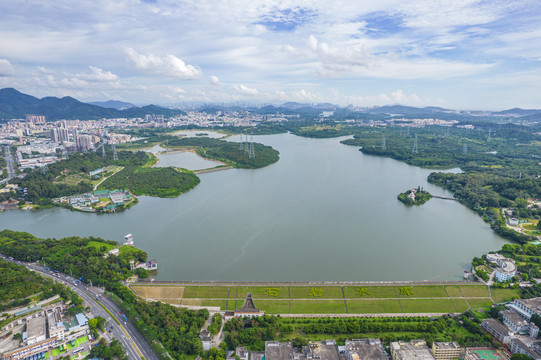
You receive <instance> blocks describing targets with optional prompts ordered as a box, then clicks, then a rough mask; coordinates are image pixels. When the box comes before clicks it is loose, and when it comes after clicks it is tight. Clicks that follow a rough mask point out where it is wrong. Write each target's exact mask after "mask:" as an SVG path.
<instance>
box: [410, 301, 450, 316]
mask: <svg viewBox="0 0 541 360" xmlns="http://www.w3.org/2000/svg"><path fill="white" fill-rule="evenodd" d="M400 304H402V309H404V312H405V313H454V312H457V310H456V309H455V307H454V306H453V303H452V302H451V300H450V299H435V300H434V299H432V300H418V299H401V300H400Z"/></svg>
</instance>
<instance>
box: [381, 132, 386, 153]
mask: <svg viewBox="0 0 541 360" xmlns="http://www.w3.org/2000/svg"><path fill="white" fill-rule="evenodd" d="M381 150H387V142H386V140H385V135H382V136H381Z"/></svg>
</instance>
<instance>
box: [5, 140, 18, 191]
mask: <svg viewBox="0 0 541 360" xmlns="http://www.w3.org/2000/svg"><path fill="white" fill-rule="evenodd" d="M5 150H6V154H5V156H6V169H7V171H8V177H7V178H5V179H4V180H2V183H5V182H8V181H9V180H11V179H13V178H14V177H15V175H16V173H15V166H14V165H13V164H14V160H13V156H11V151H10V149H9V145H6V147H5Z"/></svg>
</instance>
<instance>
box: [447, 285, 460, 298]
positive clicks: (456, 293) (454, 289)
mask: <svg viewBox="0 0 541 360" xmlns="http://www.w3.org/2000/svg"><path fill="white" fill-rule="evenodd" d="M445 290H446V291H447V294H449V297H462V294H461V293H460V289H459V288H458V286H457V285H451V286H445Z"/></svg>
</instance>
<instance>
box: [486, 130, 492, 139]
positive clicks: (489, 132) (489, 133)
mask: <svg viewBox="0 0 541 360" xmlns="http://www.w3.org/2000/svg"><path fill="white" fill-rule="evenodd" d="M490 135H492V129H488V139H487V141H490Z"/></svg>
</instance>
